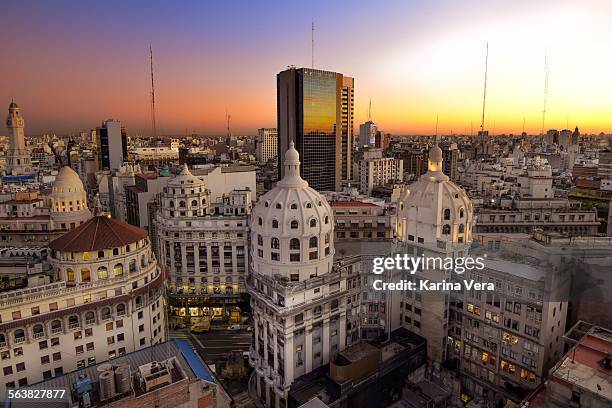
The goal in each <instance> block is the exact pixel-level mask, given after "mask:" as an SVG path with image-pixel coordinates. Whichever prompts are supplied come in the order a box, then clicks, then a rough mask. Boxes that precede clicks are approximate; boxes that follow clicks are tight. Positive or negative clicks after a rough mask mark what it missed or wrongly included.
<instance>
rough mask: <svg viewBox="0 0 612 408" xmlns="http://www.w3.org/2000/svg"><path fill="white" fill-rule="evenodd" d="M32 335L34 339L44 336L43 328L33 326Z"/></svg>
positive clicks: (40, 325) (38, 325)
mask: <svg viewBox="0 0 612 408" xmlns="http://www.w3.org/2000/svg"><path fill="white" fill-rule="evenodd" d="M32 333H33V334H34V338H35V339H37V338H39V337H42V336H44V334H45V328H44V327H43V325H42V324H35V325H34V327H32Z"/></svg>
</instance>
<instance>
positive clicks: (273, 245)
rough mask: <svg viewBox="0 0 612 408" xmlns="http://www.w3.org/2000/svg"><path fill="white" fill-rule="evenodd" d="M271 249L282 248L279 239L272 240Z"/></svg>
mask: <svg viewBox="0 0 612 408" xmlns="http://www.w3.org/2000/svg"><path fill="white" fill-rule="evenodd" d="M270 248H272V249H278V248H280V244H279V241H278V238H272V240H271V241H270Z"/></svg>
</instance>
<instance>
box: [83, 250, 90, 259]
mask: <svg viewBox="0 0 612 408" xmlns="http://www.w3.org/2000/svg"><path fill="white" fill-rule="evenodd" d="M90 258H91V257H90V256H89V252H88V251H85V252H83V260H84V261H89V259H90Z"/></svg>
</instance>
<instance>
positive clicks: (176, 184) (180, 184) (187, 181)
mask: <svg viewBox="0 0 612 408" xmlns="http://www.w3.org/2000/svg"><path fill="white" fill-rule="evenodd" d="M202 186H204V182H203V181H202V180H200V179H199V178H197V177H196V176H194V175H193V174H191V172H190V171H189V167H187V163H184V164H183V168H182V169H181V172H180V173H179V174H178V175H177V176H176V177H175V178H173V179H172V180H170V181H169V182H168V187H171V188H185V187H202Z"/></svg>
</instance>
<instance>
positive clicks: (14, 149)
mask: <svg viewBox="0 0 612 408" xmlns="http://www.w3.org/2000/svg"><path fill="white" fill-rule="evenodd" d="M23 127H24V122H23V116H21V110H20V109H19V106H17V104H16V103H15V102H13V101H11V104H10V105H9V114H8V117H7V118H6V128H7V129H8V133H9V149H8V152H7V155H6V174H7V175H12V176H19V175H23V174H30V173H31V172H32V160H31V159H30V151H29V150H28V148H27V147H26V143H25V135H24V132H23Z"/></svg>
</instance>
